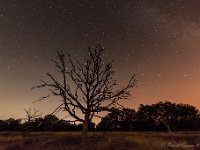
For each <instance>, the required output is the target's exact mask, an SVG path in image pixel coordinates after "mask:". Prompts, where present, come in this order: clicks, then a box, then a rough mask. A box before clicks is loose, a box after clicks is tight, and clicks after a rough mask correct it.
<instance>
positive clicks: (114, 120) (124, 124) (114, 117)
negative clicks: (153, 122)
mask: <svg viewBox="0 0 200 150" xmlns="http://www.w3.org/2000/svg"><path fill="white" fill-rule="evenodd" d="M136 119H137V118H136V112H135V110H133V109H128V108H123V109H122V110H119V109H112V111H111V112H110V113H109V114H107V115H106V116H105V117H104V118H102V119H101V122H100V123H99V124H98V126H97V129H98V130H104V131H133V130H134V129H135V124H136Z"/></svg>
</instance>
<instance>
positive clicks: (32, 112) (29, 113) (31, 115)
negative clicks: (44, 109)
mask: <svg viewBox="0 0 200 150" xmlns="http://www.w3.org/2000/svg"><path fill="white" fill-rule="evenodd" d="M24 111H25V113H26V118H25V119H24V120H26V122H27V123H30V122H33V121H34V120H35V119H37V118H38V117H40V116H41V113H40V112H39V110H37V109H36V108H31V107H30V108H29V109H28V110H27V109H24Z"/></svg>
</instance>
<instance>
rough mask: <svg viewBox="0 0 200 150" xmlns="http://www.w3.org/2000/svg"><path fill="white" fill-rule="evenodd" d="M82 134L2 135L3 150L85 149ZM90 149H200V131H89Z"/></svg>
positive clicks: (0, 135)
mask: <svg viewBox="0 0 200 150" xmlns="http://www.w3.org/2000/svg"><path fill="white" fill-rule="evenodd" d="M81 143H82V142H81V133H80V132H29V133H25V132H1V133H0V150H76V149H83V145H82V144H81ZM86 146H87V147H86V149H88V150H109V149H111V150H130V149H133V150H198V149H199V150H200V132H176V133H164V132H89V133H88V139H87V144H86Z"/></svg>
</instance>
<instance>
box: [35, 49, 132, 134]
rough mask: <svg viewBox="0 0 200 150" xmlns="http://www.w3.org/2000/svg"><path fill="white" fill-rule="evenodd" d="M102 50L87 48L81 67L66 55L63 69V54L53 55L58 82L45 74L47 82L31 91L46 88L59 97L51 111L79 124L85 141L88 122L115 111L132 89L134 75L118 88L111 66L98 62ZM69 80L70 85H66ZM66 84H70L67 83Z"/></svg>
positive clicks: (50, 75)
mask: <svg viewBox="0 0 200 150" xmlns="http://www.w3.org/2000/svg"><path fill="white" fill-rule="evenodd" d="M103 51H104V48H102V47H101V46H100V45H98V46H96V47H94V48H91V47H89V49H88V52H89V56H88V58H87V59H84V61H83V62H82V63H81V62H80V61H77V62H76V63H74V62H73V61H72V59H71V56H70V54H68V55H67V56H68V57H67V58H68V59H67V60H68V61H69V66H67V63H66V58H65V55H64V53H63V52H62V51H61V52H57V59H56V60H53V62H54V64H55V66H56V68H57V69H58V71H59V73H60V74H61V79H60V80H58V79H56V78H55V76H54V75H52V74H50V73H47V76H48V77H49V79H50V82H47V81H44V80H41V85H39V86H36V87H34V88H42V87H46V88H48V90H49V91H50V94H49V95H47V96H45V97H42V98H41V100H43V99H46V98H48V97H49V96H51V95H55V96H59V97H60V98H61V99H62V101H61V104H60V105H59V106H58V107H57V108H56V109H55V111H54V112H56V111H58V110H64V111H66V112H67V113H68V114H69V115H70V116H71V117H73V118H74V119H75V120H73V121H79V122H82V123H83V129H82V136H83V137H86V135H87V128H88V124H89V122H90V121H91V120H92V118H93V117H94V116H97V114H98V113H99V112H102V111H109V110H111V108H112V107H117V106H120V107H121V105H120V104H119V100H121V99H127V98H128V97H129V96H130V93H129V89H130V88H132V87H134V86H135V82H136V80H135V75H133V76H132V77H131V79H130V80H129V82H128V84H127V85H126V86H125V87H122V88H120V89H119V88H118V86H117V81H116V80H115V78H114V77H115V74H114V71H113V66H112V62H108V63H105V62H104V61H103V60H102V53H103ZM70 80H71V81H70ZM69 81H70V83H69Z"/></svg>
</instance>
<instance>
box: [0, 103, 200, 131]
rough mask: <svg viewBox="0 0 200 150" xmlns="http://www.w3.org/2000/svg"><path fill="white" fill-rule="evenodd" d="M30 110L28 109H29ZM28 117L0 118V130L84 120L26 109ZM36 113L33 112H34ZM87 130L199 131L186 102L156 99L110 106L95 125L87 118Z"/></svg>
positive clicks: (67, 127) (63, 126) (74, 127)
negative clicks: (131, 106) (132, 105)
mask: <svg viewBox="0 0 200 150" xmlns="http://www.w3.org/2000/svg"><path fill="white" fill-rule="evenodd" d="M28 112H29V113H28ZM26 113H27V118H26V119H25V121H23V122H22V119H17V120H16V119H13V118H10V119H8V120H0V131H81V130H82V127H83V124H82V123H80V124H75V123H71V122H69V121H66V120H63V119H59V118H57V117H56V116H55V115H52V114H50V115H46V116H45V117H43V118H42V117H38V115H36V114H37V113H36V112H34V113H32V114H31V113H30V111H26ZM34 115H35V116H34ZM88 130H89V131H168V132H171V131H198V130H200V113H199V111H198V109H197V108H196V107H194V106H191V105H189V104H176V103H172V102H168V101H166V102H158V103H156V104H151V105H143V104H141V105H140V106H139V108H138V110H137V111H136V110H134V109H129V108H123V109H117V108H112V110H111V112H110V113H108V114H107V115H106V116H105V117H103V118H102V119H101V121H100V122H99V123H98V124H97V125H95V124H94V123H93V122H90V123H89V125H88Z"/></svg>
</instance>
